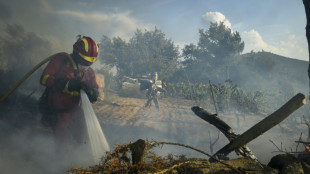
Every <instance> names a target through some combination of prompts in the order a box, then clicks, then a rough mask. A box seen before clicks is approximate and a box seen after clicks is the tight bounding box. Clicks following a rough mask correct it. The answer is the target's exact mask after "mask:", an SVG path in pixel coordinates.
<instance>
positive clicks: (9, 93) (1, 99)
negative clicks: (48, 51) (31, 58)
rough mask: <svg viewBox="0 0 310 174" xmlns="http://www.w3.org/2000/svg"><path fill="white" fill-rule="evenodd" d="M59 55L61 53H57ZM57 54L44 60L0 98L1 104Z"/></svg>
mask: <svg viewBox="0 0 310 174" xmlns="http://www.w3.org/2000/svg"><path fill="white" fill-rule="evenodd" d="M57 54H59V53H57ZM55 55H56V54H54V55H52V56H50V57H48V58H46V59H44V60H42V61H41V62H40V63H38V64H37V65H36V66H35V67H33V68H32V69H31V70H30V71H29V72H28V73H27V74H25V75H24V76H23V77H22V78H21V79H20V80H19V81H18V82H17V83H16V84H15V85H14V86H13V87H12V88H11V89H10V90H9V91H8V92H7V93H6V94H5V95H4V96H2V97H1V98H0V103H2V102H3V101H4V100H5V99H6V98H7V97H8V96H9V95H11V94H12V93H13V92H14V91H15V89H16V88H17V87H19V86H20V85H21V84H22V83H23V82H24V81H25V80H26V79H27V78H28V77H29V76H30V75H31V74H33V73H34V72H35V71H36V70H37V69H39V68H40V67H41V66H42V65H44V64H45V63H46V62H48V61H49V60H50V59H51V58H53V57H54V56H55Z"/></svg>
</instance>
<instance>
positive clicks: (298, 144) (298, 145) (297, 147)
mask: <svg viewBox="0 0 310 174" xmlns="http://www.w3.org/2000/svg"><path fill="white" fill-rule="evenodd" d="M301 136H302V132H300V136H299V139H298V143H297V146H296V152H297V149H298V146H299V141H301Z"/></svg>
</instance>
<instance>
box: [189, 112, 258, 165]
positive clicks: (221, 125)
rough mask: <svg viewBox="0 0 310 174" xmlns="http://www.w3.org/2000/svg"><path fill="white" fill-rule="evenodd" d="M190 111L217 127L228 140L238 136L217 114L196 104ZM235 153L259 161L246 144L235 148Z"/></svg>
mask: <svg viewBox="0 0 310 174" xmlns="http://www.w3.org/2000/svg"><path fill="white" fill-rule="evenodd" d="M192 111H193V112H194V113H195V114H196V115H197V116H198V117H200V118H201V119H203V120H205V121H207V122H208V123H210V124H212V125H213V126H215V127H216V128H217V129H219V130H220V131H221V132H222V133H223V134H224V135H225V137H226V138H227V139H228V140H229V141H232V140H234V139H235V138H237V137H238V136H239V134H237V133H235V132H234V131H233V130H232V128H231V127H230V126H229V125H228V124H227V123H225V122H224V121H223V120H221V119H220V118H218V117H216V116H217V114H211V113H209V112H208V111H206V110H204V109H202V108H200V107H198V106H194V107H192ZM236 153H237V155H242V156H244V157H249V158H251V159H253V160H255V161H257V162H259V161H258V159H257V157H256V156H255V155H254V154H253V152H252V151H251V150H250V148H248V147H247V146H242V147H241V148H239V149H236ZM214 156H215V157H216V156H218V154H215V155H214ZM218 157H220V158H222V159H223V156H221V155H220V156H218ZM210 161H213V160H212V159H210Z"/></svg>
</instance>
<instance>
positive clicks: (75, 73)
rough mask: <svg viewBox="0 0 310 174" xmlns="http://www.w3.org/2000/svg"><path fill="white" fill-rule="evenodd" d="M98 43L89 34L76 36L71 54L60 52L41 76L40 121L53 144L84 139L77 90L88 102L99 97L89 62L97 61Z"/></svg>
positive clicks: (59, 144) (61, 144) (62, 144)
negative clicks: (86, 96)
mask: <svg viewBox="0 0 310 174" xmlns="http://www.w3.org/2000/svg"><path fill="white" fill-rule="evenodd" d="M97 56H98V45H97V43H96V42H95V41H94V40H93V39H91V38H90V37H82V38H81V37H79V39H78V40H77V41H76V42H75V44H74V45H73V53H71V54H67V53H59V54H56V55H55V57H53V58H52V59H51V60H50V62H49V63H48V65H47V66H46V68H45V69H44V71H43V74H42V76H41V78H40V83H41V84H42V85H44V86H46V90H45V92H44V93H43V95H42V97H41V99H40V111H41V113H42V119H41V122H42V123H43V125H45V126H50V127H51V128H52V130H53V133H54V137H55V141H56V145H58V146H65V147H62V148H67V150H68V148H69V147H68V145H69V144H71V142H73V141H72V140H74V141H75V142H77V143H78V144H81V143H83V142H85V141H86V138H87V137H86V134H85V132H86V129H85V121H84V115H83V111H82V109H81V107H80V104H81V97H80V90H81V89H83V90H84V91H85V92H86V94H87V95H88V98H89V100H90V102H92V103H93V102H95V101H96V100H97V98H98V84H97V82H96V78H95V73H94V70H93V69H92V68H90V65H91V64H93V63H94V62H96V60H97Z"/></svg>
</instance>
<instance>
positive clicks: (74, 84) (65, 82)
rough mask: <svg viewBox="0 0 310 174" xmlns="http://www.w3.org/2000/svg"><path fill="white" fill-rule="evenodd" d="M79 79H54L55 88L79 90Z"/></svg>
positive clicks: (58, 89) (59, 89)
mask: <svg viewBox="0 0 310 174" xmlns="http://www.w3.org/2000/svg"><path fill="white" fill-rule="evenodd" d="M81 86H82V85H81V80H76V79H68V78H60V79H57V80H56V81H55V89H56V90H57V91H63V90H64V89H66V88H67V89H68V91H80V90H81Z"/></svg>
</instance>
